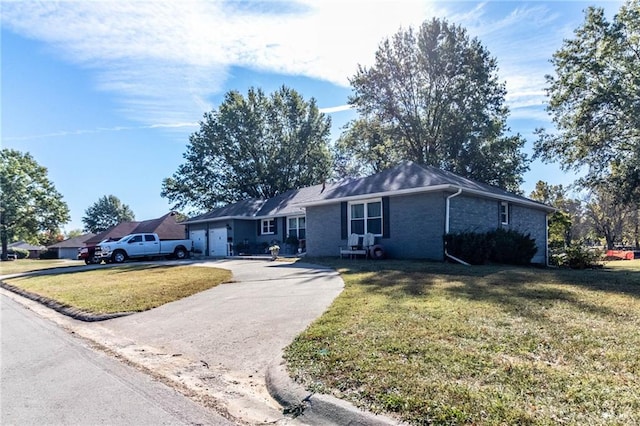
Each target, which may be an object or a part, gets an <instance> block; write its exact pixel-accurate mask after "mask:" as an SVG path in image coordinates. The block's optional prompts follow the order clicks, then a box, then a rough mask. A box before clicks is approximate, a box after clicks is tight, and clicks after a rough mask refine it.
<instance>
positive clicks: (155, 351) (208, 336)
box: [82, 260, 344, 424]
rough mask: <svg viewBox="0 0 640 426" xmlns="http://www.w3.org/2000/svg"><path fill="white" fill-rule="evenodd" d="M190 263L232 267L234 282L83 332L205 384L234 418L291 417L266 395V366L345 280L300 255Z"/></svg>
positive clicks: (169, 373) (195, 384)
mask: <svg viewBox="0 0 640 426" xmlns="http://www.w3.org/2000/svg"><path fill="white" fill-rule="evenodd" d="M193 265H194V266H206V267H219V268H224V269H229V270H231V271H232V272H233V279H234V282H233V283H229V284H223V285H219V286H217V287H215V288H212V289H210V290H207V291H204V292H201V293H198V294H196V295H193V296H191V297H188V298H185V299H182V300H179V301H176V302H172V303H169V304H166V305H163V306H161V307H158V308H155V309H152V310H150V311H146V312H142V313H138V314H134V315H131V316H127V317H121V318H116V319H111V320H108V321H104V322H101V323H94V324H87V325H83V327H82V328H83V329H84V330H85V332H86V333H88V334H89V336H87V337H90V338H91V339H93V340H97V341H98V342H100V344H103V345H105V346H106V347H108V348H110V349H111V350H114V351H115V352H116V353H118V354H119V355H121V356H123V357H125V358H126V359H128V360H130V361H131V362H133V363H135V364H138V365H142V366H144V367H145V368H148V369H150V370H152V371H155V372H156V373H158V374H159V375H160V376H164V377H169V378H170V379H171V380H174V381H178V382H179V383H180V384H181V385H183V386H186V387H187V388H189V389H190V391H193V390H196V391H202V393H204V394H205V396H209V397H211V398H212V400H213V405H215V406H216V408H218V409H221V408H222V409H223V410H224V411H226V412H228V413H229V415H230V416H231V418H233V419H235V420H238V419H240V420H242V421H246V422H247V423H250V424H255V423H258V422H264V421H269V422H273V421H279V422H280V423H279V424H284V423H282V422H283V421H284V422H287V423H291V422H290V421H287V420H283V419H282V413H281V410H280V409H279V406H278V404H277V403H275V401H273V400H272V399H271V397H270V396H269V395H268V392H267V390H266V387H265V385H264V383H265V380H264V377H265V372H266V369H267V366H268V365H269V364H271V363H273V362H279V360H281V355H282V349H283V348H284V347H285V346H286V345H288V344H289V343H290V342H291V341H292V340H293V339H294V338H295V337H296V335H298V334H299V333H300V332H302V331H303V330H304V329H305V328H306V327H307V326H308V325H309V324H310V323H311V322H312V321H313V320H315V319H316V318H317V317H319V316H320V315H321V314H322V313H323V312H324V311H325V310H326V309H327V307H328V306H329V305H330V304H331V302H332V301H333V300H334V299H335V297H336V296H338V294H340V292H341V291H342V289H343V287H344V283H343V281H342V279H341V278H340V276H339V275H338V274H337V273H336V272H335V271H333V270H330V269H326V268H323V267H318V266H314V265H309V264H304V263H300V262H298V263H287V262H268V261H261V260H220V261H206V262H195V263H193ZM87 328H88V329H87ZM278 419H280V420H278Z"/></svg>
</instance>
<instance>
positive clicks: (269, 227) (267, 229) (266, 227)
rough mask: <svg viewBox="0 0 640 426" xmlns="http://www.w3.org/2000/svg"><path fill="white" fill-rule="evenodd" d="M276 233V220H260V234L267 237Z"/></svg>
mask: <svg viewBox="0 0 640 426" xmlns="http://www.w3.org/2000/svg"><path fill="white" fill-rule="evenodd" d="M275 233H276V220H275V219H262V234H263V235H269V234H275Z"/></svg>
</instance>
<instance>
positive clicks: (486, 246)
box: [444, 232, 491, 265]
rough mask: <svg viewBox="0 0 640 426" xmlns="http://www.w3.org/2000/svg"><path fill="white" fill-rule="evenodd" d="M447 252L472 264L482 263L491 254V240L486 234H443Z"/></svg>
mask: <svg viewBox="0 0 640 426" xmlns="http://www.w3.org/2000/svg"><path fill="white" fill-rule="evenodd" d="M444 243H445V247H446V248H447V252H448V253H449V254H450V255H452V256H454V257H457V258H458V259H462V260H464V261H465V262H468V263H470V264H472V265H484V264H485V263H487V260H489V255H490V254H491V241H489V239H488V238H487V234H480V233H477V232H458V233H455V234H447V235H445V236H444Z"/></svg>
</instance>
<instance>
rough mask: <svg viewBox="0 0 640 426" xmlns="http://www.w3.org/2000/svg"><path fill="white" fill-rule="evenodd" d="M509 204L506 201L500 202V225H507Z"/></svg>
mask: <svg viewBox="0 0 640 426" xmlns="http://www.w3.org/2000/svg"><path fill="white" fill-rule="evenodd" d="M509 219H510V217H509V203H508V202H507V201H501V202H500V223H501V224H502V225H508V224H509Z"/></svg>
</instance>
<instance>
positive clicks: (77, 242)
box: [48, 232, 95, 248]
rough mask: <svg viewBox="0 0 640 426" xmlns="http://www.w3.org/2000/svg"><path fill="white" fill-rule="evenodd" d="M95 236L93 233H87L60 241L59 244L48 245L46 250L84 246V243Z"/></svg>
mask: <svg viewBox="0 0 640 426" xmlns="http://www.w3.org/2000/svg"><path fill="white" fill-rule="evenodd" d="M93 236H95V234H93V233H91V232H90V233H88V234H84V235H80V236H77V237H73V238H67V239H66V240H64V241H60V242H59V243H55V244H52V245H50V246H49V247H48V248H77V247H82V246H84V243H85V241H87V240H88V239H89V238H91V237H93Z"/></svg>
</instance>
